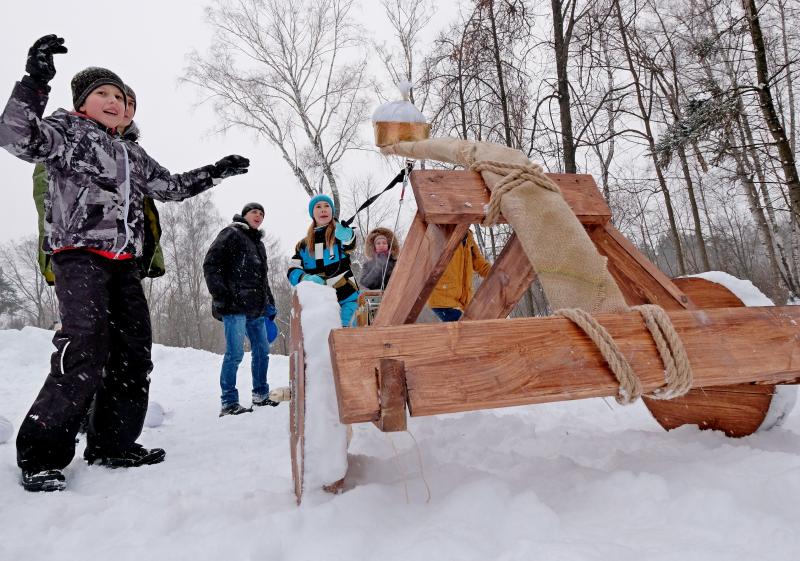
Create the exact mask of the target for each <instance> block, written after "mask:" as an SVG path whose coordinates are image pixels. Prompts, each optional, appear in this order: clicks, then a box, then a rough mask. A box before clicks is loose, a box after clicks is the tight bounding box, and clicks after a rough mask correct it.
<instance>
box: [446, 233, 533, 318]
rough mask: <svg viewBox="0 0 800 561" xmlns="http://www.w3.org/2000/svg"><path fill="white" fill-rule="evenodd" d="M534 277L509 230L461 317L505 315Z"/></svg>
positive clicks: (525, 257)
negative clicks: (490, 266) (509, 234)
mask: <svg viewBox="0 0 800 561" xmlns="http://www.w3.org/2000/svg"><path fill="white" fill-rule="evenodd" d="M535 278H536V272H535V271H534V270H533V265H531V261H530V259H528V256H527V255H526V254H525V251H523V249H522V244H521V243H520V241H519V238H517V235H516V234H513V235H512V236H511V237H510V238H509V240H508V242H507V243H506V246H505V247H504V248H503V251H502V252H501V253H500V255H499V256H498V257H497V260H496V261H495V262H494V264H493V265H492V270H491V271H490V272H489V275H488V276H487V277H486V278H485V279H484V281H483V282H482V283H481V285H480V286H479V287H478V290H477V291H476V292H475V297H474V298H473V299H472V302H470V303H469V305H468V306H467V309H466V310H464V315H463V316H462V318H461V319H462V320H472V319H500V318H504V317H506V316H507V315H508V314H510V313H511V310H512V309H514V306H516V304H517V302H519V299H520V298H522V295H523V294H524V293H525V291H526V290H527V289H528V287H529V286H530V285H531V283H532V282H533V280H534V279H535Z"/></svg>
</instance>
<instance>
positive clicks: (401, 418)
mask: <svg viewBox="0 0 800 561" xmlns="http://www.w3.org/2000/svg"><path fill="white" fill-rule="evenodd" d="M375 375H376V376H377V377H378V395H379V399H380V418H379V419H378V420H377V421H373V423H375V426H376V427H378V428H379V429H381V430H382V431H383V432H402V431H404V430H406V429H407V419H406V396H407V394H406V368H405V364H404V363H403V361H401V360H393V359H390V358H383V359H381V360H380V362H379V363H378V367H377V368H376V369H375Z"/></svg>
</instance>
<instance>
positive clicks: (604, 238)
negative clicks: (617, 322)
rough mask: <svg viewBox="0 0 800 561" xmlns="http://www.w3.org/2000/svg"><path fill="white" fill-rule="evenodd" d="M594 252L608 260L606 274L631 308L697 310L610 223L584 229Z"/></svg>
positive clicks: (673, 284)
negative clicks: (608, 274) (639, 306)
mask: <svg viewBox="0 0 800 561" xmlns="http://www.w3.org/2000/svg"><path fill="white" fill-rule="evenodd" d="M586 231H587V233H588V234H589V237H590V238H591V239H592V241H593V242H594V245H595V246H596V247H597V250H598V251H599V252H600V253H601V254H602V255H605V256H606V257H607V258H608V271H609V272H610V273H611V276H613V277H614V280H615V281H617V285H618V286H619V288H620V290H621V291H622V294H623V296H624V297H625V301H626V302H627V303H628V305H630V306H638V305H639V304H657V305H659V306H661V307H662V308H664V309H665V310H684V309H685V310H694V309H696V308H697V307H696V306H695V305H694V304H693V303H692V302H691V300H689V298H688V297H687V296H686V294H684V293H683V292H682V291H681V290H680V288H678V287H677V286H675V283H673V282H672V281H671V280H670V279H669V277H667V276H666V275H665V274H664V273H662V272H661V271H660V270H659V269H658V268H657V267H656V266H655V265H653V264H652V263H651V262H650V261H648V259H647V258H646V257H645V256H644V255H642V253H641V252H640V251H639V250H638V249H636V246H634V245H633V244H632V243H631V242H630V241H629V240H628V239H627V238H625V236H623V235H622V234H621V233H620V232H619V230H617V229H616V228H614V226H612V225H611V224H610V223H609V224H606V225H604V226H591V227H587V228H586Z"/></svg>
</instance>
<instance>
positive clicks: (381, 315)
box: [373, 213, 469, 326]
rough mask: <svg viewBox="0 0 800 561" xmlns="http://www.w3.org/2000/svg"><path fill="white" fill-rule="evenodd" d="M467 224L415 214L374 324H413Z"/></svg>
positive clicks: (450, 257)
mask: <svg viewBox="0 0 800 561" xmlns="http://www.w3.org/2000/svg"><path fill="white" fill-rule="evenodd" d="M468 229H469V224H466V223H464V224H455V225H447V224H426V223H425V221H424V220H423V219H422V216H421V215H420V214H419V213H417V216H416V217H415V218H414V222H413V223H412V224H411V228H410V229H409V231H408V236H407V237H406V242H405V244H404V246H403V251H402V252H401V254H400V258H399V259H398V260H397V264H396V265H395V267H394V271H393V272H392V276H391V277H390V278H389V284H388V285H387V286H386V291H385V292H384V295H383V299H382V300H381V306H380V308H379V309H378V313H377V315H376V316H375V323H374V324H373V325H376V326H387V325H402V324H404V323H413V322H414V321H416V319H417V316H419V313H420V312H421V311H422V308H423V307H424V306H425V303H426V302H427V301H428V297H429V296H430V295H431V292H432V291H433V289H434V287H435V286H436V283H437V282H438V281H439V278H440V277H441V276H442V273H444V270H445V269H446V268H447V265H448V264H449V263H450V259H452V257H453V253H454V252H455V250H456V247H457V246H458V244H460V243H461V240H462V239H463V238H464V236H465V235H466V233H467V230H468Z"/></svg>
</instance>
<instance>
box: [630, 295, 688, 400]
mask: <svg viewBox="0 0 800 561" xmlns="http://www.w3.org/2000/svg"><path fill="white" fill-rule="evenodd" d="M633 309H634V310H636V311H637V312H639V314H641V316H642V317H643V318H644V322H645V325H647V329H649V330H650V334H651V335H652V336H653V341H655V343H656V348H657V349H658V354H659V355H661V362H663V363H664V379H665V380H666V385H664V386H663V387H660V388H658V389H657V390H655V391H654V392H653V393H652V394H650V396H649V397H652V398H653V399H672V398H673V397H680V396H682V395H684V394H685V393H686V392H688V391H689V390H690V389H692V383H693V376H692V365H691V364H689V357H688V355H687V354H686V349H685V348H684V346H683V341H681V338H680V336H679V335H678V332H677V331H675V327H674V326H673V325H672V320H670V319H669V316H668V315H667V313H666V312H665V311H664V310H663V309H662V308H661V307H660V306H653V305H652V304H647V305H644V306H636V307H634V308H633Z"/></svg>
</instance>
